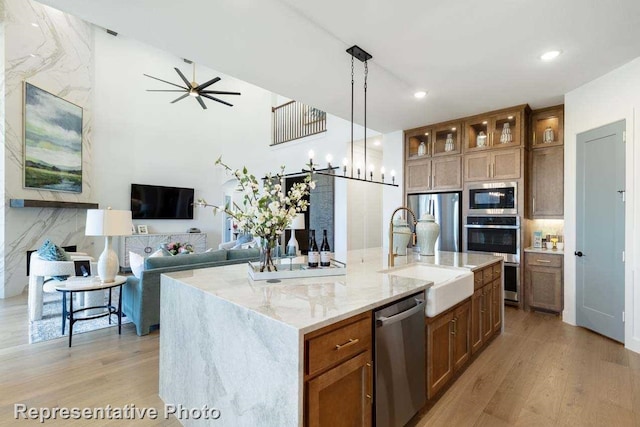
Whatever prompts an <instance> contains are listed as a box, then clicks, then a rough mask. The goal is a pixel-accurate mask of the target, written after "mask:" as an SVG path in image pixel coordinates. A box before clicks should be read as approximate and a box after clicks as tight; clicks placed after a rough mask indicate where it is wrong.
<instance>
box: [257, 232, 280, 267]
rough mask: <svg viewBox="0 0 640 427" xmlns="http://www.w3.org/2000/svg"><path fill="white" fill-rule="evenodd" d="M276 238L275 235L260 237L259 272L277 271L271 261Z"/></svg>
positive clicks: (274, 250)
mask: <svg viewBox="0 0 640 427" xmlns="http://www.w3.org/2000/svg"><path fill="white" fill-rule="evenodd" d="M277 243H278V240H277V239H276V238H275V237H262V238H261V239H260V273H262V272H263V271H264V270H265V269H266V270H267V271H278V268H277V267H276V265H275V264H274V262H273V256H274V255H275V252H276V245H277Z"/></svg>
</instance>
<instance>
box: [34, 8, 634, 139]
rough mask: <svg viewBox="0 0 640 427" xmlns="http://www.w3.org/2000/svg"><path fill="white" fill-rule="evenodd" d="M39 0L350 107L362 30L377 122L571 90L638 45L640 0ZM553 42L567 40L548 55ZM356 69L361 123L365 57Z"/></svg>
mask: <svg viewBox="0 0 640 427" xmlns="http://www.w3.org/2000/svg"><path fill="white" fill-rule="evenodd" d="M40 1H41V2H42V3H45V4H48V5H51V6H53V7H55V8H58V9H60V10H63V11H65V12H69V13H71V14H73V15H76V16H78V17H80V18H83V19H85V20H86V21H89V22H92V23H94V24H97V25H99V26H102V27H105V28H110V29H112V30H114V31H117V32H119V33H122V34H125V35H127V36H129V37H132V38H135V39H138V40H141V41H143V42H146V43H148V44H151V45H154V46H157V47H160V48H163V49H165V50H167V51H169V52H171V53H173V54H175V55H178V56H180V57H184V58H189V59H192V60H194V61H196V62H197V63H202V64H204V65H207V66H208V67H211V68H213V69H216V70H219V71H221V72H224V73H225V74H228V75H232V76H234V77H237V78H239V79H242V80H245V81H247V82H250V83H253V84H255V85H257V86H260V87H262V88H264V89H267V90H270V91H272V92H275V93H278V94H281V95H283V96H286V97H289V98H292V99H297V100H299V101H302V102H305V103H307V104H311V105H314V106H316V107H319V108H322V109H324V110H326V111H328V112H330V113H332V114H334V115H337V116H340V117H343V118H346V119H349V117H350V81H351V80H350V56H349V55H348V54H347V53H345V49H347V48H348V47H350V46H351V45H354V44H357V45H359V46H360V47H362V48H363V49H364V50H366V51H368V52H369V53H370V54H371V55H373V60H371V61H370V64H369V85H368V86H369V90H368V105H367V109H368V114H367V125H368V127H369V128H372V129H375V130H377V131H380V132H389V131H393V130H398V129H408V128H411V127H416V126H419V125H423V124H428V123H434V122H438V121H443V120H448V119H453V118H458V117H462V116H467V115H471V114H475V113H481V112H483V111H488V110H492V109H499V108H504V107H509V106H512V105H518V104H524V103H528V104H529V105H531V107H532V108H534V109H535V108H540V107H544V106H549V105H554V104H558V103H562V102H563V95H564V94H565V93H567V92H569V91H571V90H572V89H574V88H576V87H579V86H581V85H583V84H584V83H586V82H589V81H591V80H593V79H595V78H597V77H599V76H601V75H603V74H605V73H607V72H608V71H610V70H613V69H615V68H617V67H619V66H621V65H622V64H624V63H626V62H629V61H630V60H632V59H634V58H636V57H638V56H640V1H638V0H617V1H615V2H610V1H602V0H485V1H477V0H455V1H452V0H449V1H447V0H439V1H434V0H405V1H389V0H368V1H366V0H340V1H339V0H322V1H318V0H316V1H309V0H180V1H175V0H110V1H104V0H40ZM551 49H560V50H562V51H563V54H562V55H560V57H559V58H558V59H556V60H555V61H553V62H548V63H546V62H542V61H541V60H540V59H539V56H540V55H541V54H542V53H543V52H545V51H547V50H551ZM160 71H161V70H149V73H150V74H153V73H154V72H155V73H158V72H160ZM355 74H356V85H357V87H356V97H358V98H359V99H358V100H357V101H356V102H357V104H356V122H359V123H362V117H363V114H362V97H363V90H362V77H363V67H362V63H360V62H358V61H356V71H355ZM416 90H425V91H427V92H428V95H427V97H426V98H424V99H422V100H417V99H415V98H414V97H413V93H414V92H415V91H416Z"/></svg>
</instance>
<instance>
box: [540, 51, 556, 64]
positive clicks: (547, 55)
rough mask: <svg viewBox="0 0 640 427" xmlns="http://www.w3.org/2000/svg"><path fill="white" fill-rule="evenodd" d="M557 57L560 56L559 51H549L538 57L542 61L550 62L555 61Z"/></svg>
mask: <svg viewBox="0 0 640 427" xmlns="http://www.w3.org/2000/svg"><path fill="white" fill-rule="evenodd" d="M558 55H560V51H559V50H550V51H549V52H545V53H543V54H542V55H540V59H542V60H543V61H551V60H553V59H556V58H557V57H558Z"/></svg>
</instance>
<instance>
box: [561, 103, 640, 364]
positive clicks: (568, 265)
mask: <svg viewBox="0 0 640 427" xmlns="http://www.w3.org/2000/svg"><path fill="white" fill-rule="evenodd" d="M594 102H595V101H594ZM567 104H568V103H567ZM567 104H565V128H564V131H565V147H564V150H565V152H564V154H565V171H564V206H565V223H564V232H565V255H564V256H565V262H564V299H565V306H564V311H563V312H562V320H563V321H564V322H566V323H569V324H571V325H576V263H575V260H574V258H575V255H574V251H575V250H576V243H575V241H576V219H575V218H576V212H577V210H576V192H577V179H576V172H577V169H576V158H577V138H578V134H581V133H584V132H588V131H591V130H594V129H597V128H599V127H602V126H605V125H607V124H611V123H614V122H617V121H620V120H625V124H626V142H625V168H626V169H625V190H626V202H625V229H626V230H628V232H627V233H626V235H625V243H624V248H625V249H624V250H625V260H626V262H625V266H624V282H625V293H624V295H625V303H624V307H625V324H624V332H625V334H624V337H625V340H624V345H625V347H626V348H629V349H630V350H632V351H635V352H638V353H640V316H635V314H636V312H637V313H640V293H638V292H636V294H639V295H634V280H633V268H634V267H635V265H636V264H638V260H636V253H640V242H638V243H634V242H636V241H638V240H640V230H636V227H635V223H636V222H638V224H639V225H640V209H638V217H639V218H638V221H636V219H635V216H636V215H635V211H636V209H635V208H634V205H635V204H636V197H635V195H634V193H635V185H634V184H635V181H634V179H636V174H635V172H634V165H635V164H640V150H634V145H635V143H636V142H637V139H638V138H637V136H636V135H638V134H640V110H639V111H636V110H635V109H634V108H628V109H626V108H625V109H623V111H624V113H621V112H620V111H609V112H608V113H604V112H603V111H601V110H600V111H597V112H596V113H595V114H593V113H591V112H585V111H583V110H581V109H578V108H576V109H575V110H574V111H575V112H576V114H575V116H578V117H577V118H574V121H573V122H571V121H568V122H567V121H566V119H571V118H572V114H571V106H570V108H567ZM567 110H569V114H567ZM590 114H591V115H590ZM578 119H579V120H578ZM583 124H584V127H582V125H583ZM579 126H580V127H579ZM636 129H639V130H638V131H636ZM636 157H638V158H636ZM637 179H638V180H640V174H638V177H637ZM634 298H635V300H636V301H634ZM634 304H635V305H636V308H635V312H634ZM636 317H638V318H636ZM634 331H635V334H636V335H637V336H634Z"/></svg>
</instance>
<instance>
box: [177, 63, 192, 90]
mask: <svg viewBox="0 0 640 427" xmlns="http://www.w3.org/2000/svg"><path fill="white" fill-rule="evenodd" d="M174 70H176V73H178V75H179V76H180V78H181V79H182V81H183V82H184V84H186V85H187V87H188V88H190V87H191V82H190V81H189V80H187V78H186V77H185V76H184V74H182V71H180V69H178V67H174Z"/></svg>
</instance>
